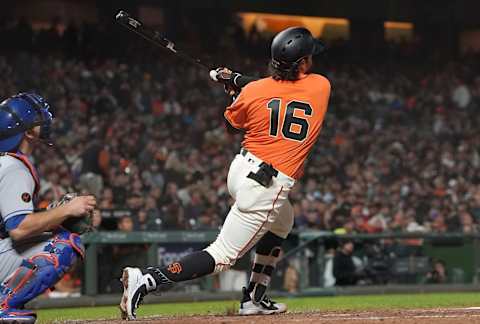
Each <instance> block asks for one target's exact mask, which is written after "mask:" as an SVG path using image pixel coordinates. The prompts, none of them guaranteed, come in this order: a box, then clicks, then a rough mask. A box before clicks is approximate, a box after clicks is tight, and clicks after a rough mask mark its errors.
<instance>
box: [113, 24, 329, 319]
mask: <svg viewBox="0 0 480 324" xmlns="http://www.w3.org/2000/svg"><path fill="white" fill-rule="evenodd" d="M322 49H323V45H322V44H321V43H320V42H318V41H317V40H315V39H314V38H313V37H312V35H311V33H310V32H309V31H308V30H307V29H305V28H301V27H294V28H288V29H286V30H284V31H282V32H280V33H279V34H278V35H277V36H276V37H275V38H274V40H273V42H272V46H271V55H272V57H271V63H270V67H271V69H270V70H271V71H270V72H271V73H270V74H271V76H270V77H268V78H264V79H260V80H256V81H253V82H249V83H248V84H247V85H246V86H245V87H243V89H241V92H240V94H239V95H238V97H237V98H236V99H235V101H234V102H233V104H232V105H231V106H229V107H227V109H226V111H225V119H226V120H227V121H228V123H229V124H230V125H231V127H233V128H236V129H239V130H242V131H244V132H245V137H244V140H243V143H242V146H243V148H242V149H241V151H240V152H239V154H238V155H237V156H236V157H235V159H234V160H233V162H232V164H231V166H230V170H229V173H228V179H227V185H228V190H229V192H230V194H231V196H232V197H233V198H234V199H235V203H234V205H233V206H232V208H231V210H230V212H229V214H228V216H227V218H226V219H225V223H224V224H223V227H222V230H221V231H220V234H219V235H218V237H217V239H216V240H215V242H213V243H212V244H211V245H210V246H209V247H207V248H206V249H205V250H203V251H199V252H195V253H192V254H190V255H188V256H186V257H184V258H183V259H181V260H179V261H177V262H174V263H172V264H170V265H168V266H167V267H149V268H146V269H139V268H125V269H124V271H123V276H122V282H123V285H124V293H123V297H122V300H121V303H120V308H121V310H122V316H123V317H124V318H127V319H135V318H136V309H137V308H138V306H139V303H140V302H141V301H142V299H143V297H144V296H145V295H146V294H148V293H150V292H153V291H155V290H158V291H163V290H166V289H168V288H169V287H171V286H172V285H173V284H175V283H177V282H182V281H186V280H191V279H196V278H199V277H202V276H205V275H208V274H212V273H218V272H220V271H225V270H227V269H229V268H230V267H231V266H232V265H233V264H234V263H235V261H236V260H237V259H238V258H240V257H241V256H242V255H243V254H244V253H246V252H247V251H248V250H249V249H250V248H252V247H253V246H255V245H256V254H255V260H254V264H253V268H252V275H251V278H250V283H249V285H248V287H247V288H244V290H243V299H242V301H241V303H240V310H239V314H240V315H251V314H276V313H282V312H285V311H286V310H287V306H286V305H284V304H280V303H276V302H274V301H272V300H271V299H269V298H268V297H267V295H266V294H265V292H266V289H267V287H268V285H269V282H270V278H271V275H272V273H273V271H274V269H275V265H276V263H277V261H278V259H279V256H280V250H281V245H282V242H283V240H284V239H285V238H286V237H287V235H288V233H289V232H290V231H291V229H292V226H293V208H292V206H291V204H290V202H289V200H288V194H289V191H290V190H291V189H292V187H293V185H294V184H295V181H296V180H297V179H299V178H300V177H301V175H302V170H303V165H304V162H305V160H306V158H307V156H308V154H309V153H310V151H311V150H312V148H313V145H314V143H315V142H316V139H317V137H318V135H319V133H320V129H321V127H322V123H323V119H324V116H325V113H326V110H327V105H328V99H329V96H330V83H329V81H328V80H327V79H326V78H325V77H323V76H321V75H317V74H313V73H310V70H311V67H312V55H314V54H317V53H319V52H320V51H321V50H322ZM211 77H212V78H213V79H214V80H215V81H219V82H224V83H226V87H227V88H228V89H232V88H234V89H235V88H239V85H241V84H242V83H243V84H244V83H245V80H250V79H249V78H248V77H244V76H242V75H240V74H237V73H231V72H230V71H229V70H227V69H218V70H216V72H214V73H211ZM242 78H243V80H241V79H242ZM236 90H240V89H236Z"/></svg>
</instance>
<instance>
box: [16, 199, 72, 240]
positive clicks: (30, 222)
mask: <svg viewBox="0 0 480 324" xmlns="http://www.w3.org/2000/svg"><path fill="white" fill-rule="evenodd" d="M68 215H69V211H68V207H67V206H65V205H62V206H59V207H56V208H53V209H50V210H46V211H42V212H36V213H32V214H28V215H27V216H26V217H25V218H24V219H23V220H22V222H21V223H20V224H19V225H18V227H17V228H15V229H13V230H11V231H10V232H9V235H10V237H11V238H12V239H13V240H14V241H18V240H22V239H24V238H27V237H31V236H34V235H38V234H41V233H43V232H46V231H50V230H53V229H54V228H56V227H57V226H58V225H60V224H61V223H63V222H64V221H65V220H66V219H67V218H68Z"/></svg>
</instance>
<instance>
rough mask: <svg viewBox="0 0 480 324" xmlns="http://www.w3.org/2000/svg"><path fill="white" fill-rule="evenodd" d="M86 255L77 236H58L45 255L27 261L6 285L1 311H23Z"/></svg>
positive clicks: (0, 291) (0, 299)
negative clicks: (22, 309)
mask: <svg viewBox="0 0 480 324" xmlns="http://www.w3.org/2000/svg"><path fill="white" fill-rule="evenodd" d="M83 255H84V249H83V245H82V243H81V240H80V237H79V236H78V235H76V234H71V233H69V232H66V231H62V232H59V233H57V234H56V235H55V236H54V237H53V238H52V239H51V240H50V242H49V243H48V244H47V245H46V246H45V248H44V251H43V252H41V253H39V254H37V255H34V256H32V257H31V258H29V259H25V260H24V261H23V262H22V264H21V265H20V267H19V268H18V269H17V270H15V271H14V272H13V273H12V274H11V275H10V276H9V277H8V278H7V279H6V280H5V282H3V284H2V285H1V286H0V309H1V310H7V309H12V308H20V309H21V308H23V306H24V305H25V303H27V302H28V301H30V300H32V299H33V298H35V297H36V296H38V295H40V294H41V293H43V292H44V291H45V290H47V289H48V288H51V287H53V286H54V285H55V284H56V283H57V282H58V281H59V280H60V279H61V278H62V277H63V275H64V274H65V273H67V272H68V271H69V270H70V268H71V267H72V265H73V264H74V263H75V261H76V260H77V258H78V257H79V256H80V257H81V258H83Z"/></svg>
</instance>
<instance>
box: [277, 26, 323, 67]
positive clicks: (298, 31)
mask: <svg viewBox="0 0 480 324" xmlns="http://www.w3.org/2000/svg"><path fill="white" fill-rule="evenodd" d="M324 49H325V45H324V44H323V43H322V42H321V41H319V40H318V39H316V38H314V37H313V36H312V34H311V33H310V31H309V30H308V29H306V28H304V27H290V28H287V29H285V30H283V31H281V32H280V33H278V34H277V35H276V36H275V38H274V39H273V41H272V47H271V55H272V66H273V67H274V68H275V69H278V70H284V71H286V70H289V69H291V68H292V67H293V66H294V65H295V64H298V63H299V62H300V60H301V59H302V58H304V57H306V56H308V55H315V54H319V53H320V52H322V51H323V50H324Z"/></svg>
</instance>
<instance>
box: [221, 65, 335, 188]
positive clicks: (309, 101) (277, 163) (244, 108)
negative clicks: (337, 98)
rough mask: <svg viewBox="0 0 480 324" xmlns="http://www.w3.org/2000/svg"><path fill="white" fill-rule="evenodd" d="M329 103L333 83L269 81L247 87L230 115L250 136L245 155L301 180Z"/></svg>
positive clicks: (312, 78) (312, 79)
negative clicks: (252, 155) (247, 152)
mask: <svg viewBox="0 0 480 324" xmlns="http://www.w3.org/2000/svg"><path fill="white" fill-rule="evenodd" d="M329 97H330V82H329V81H328V79H326V78H325V77H323V76H321V75H318V74H308V75H306V76H305V77H304V78H302V79H300V80H297V81H294V82H292V81H275V80H274V79H273V78H271V77H269V78H264V79H260V80H258V81H254V82H250V83H249V84H247V85H246V86H245V87H244V88H243V89H242V92H241V93H240V95H239V96H238V98H237V99H236V100H235V101H234V102H233V103H232V105H231V106H229V107H227V109H226V111H225V114H224V115H225V118H226V119H227V121H228V122H229V123H230V124H231V125H232V126H233V127H235V128H238V129H241V130H244V131H245V137H244V140H243V143H242V146H243V147H244V148H245V149H247V150H248V151H250V152H251V153H252V154H254V155H255V156H257V157H258V158H260V159H262V160H263V161H264V162H267V163H271V164H272V165H273V167H274V168H276V169H277V170H279V171H281V172H283V173H284V174H286V175H288V176H290V177H292V178H295V179H298V178H300V177H301V175H302V174H303V165H304V163H305V160H306V158H307V156H308V154H309V153H310V151H311V150H312V148H313V145H314V144H315V142H316V140H317V137H318V135H319V133H320V130H321V128H322V123H323V120H324V118H325V113H326V111H327V106H328V99H329Z"/></svg>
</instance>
